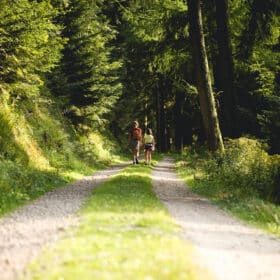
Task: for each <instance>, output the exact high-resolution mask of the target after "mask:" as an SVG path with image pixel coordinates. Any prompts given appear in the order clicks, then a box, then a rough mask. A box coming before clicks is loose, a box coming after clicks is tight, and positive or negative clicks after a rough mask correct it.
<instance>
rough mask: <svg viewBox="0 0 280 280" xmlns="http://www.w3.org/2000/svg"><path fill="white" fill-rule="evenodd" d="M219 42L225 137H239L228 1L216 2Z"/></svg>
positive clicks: (220, 88)
mask: <svg viewBox="0 0 280 280" xmlns="http://www.w3.org/2000/svg"><path fill="white" fill-rule="evenodd" d="M215 3H216V22H217V41H218V58H217V64H218V67H217V69H218V73H217V74H216V87H217V89H218V91H222V94H221V103H222V104H221V107H222V108H221V109H222V110H221V111H222V117H223V119H222V124H223V125H222V131H223V134H224V135H225V136H229V137H235V136H237V126H236V96H235V93H234V83H233V80H234V66H233V59H232V47H231V41H230V30H229V16H228V0H215Z"/></svg>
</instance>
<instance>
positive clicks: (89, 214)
mask: <svg viewBox="0 0 280 280" xmlns="http://www.w3.org/2000/svg"><path fill="white" fill-rule="evenodd" d="M150 172H151V168H149V167H146V166H142V165H139V166H130V167H128V168H126V169H125V170H124V171H123V172H121V173H120V174H118V175H116V176H114V177H113V178H112V179H111V180H110V181H108V182H106V183H105V184H103V185H102V186H100V187H99V188H97V189H95V191H94V193H93V195H92V197H91V198H90V199H89V200H88V202H87V203H86V206H85V207H84V209H83V210H82V211H81V213H80V215H81V224H80V226H79V228H77V229H75V230H72V231H71V232H70V233H69V234H68V236H67V237H65V238H64V239H63V240H62V241H60V242H59V243H58V244H57V245H55V246H54V247H52V248H47V249H46V250H45V252H44V253H43V254H42V255H41V256H40V257H39V258H38V259H37V260H36V261H35V262H33V263H32V264H31V265H30V267H29V270H28V273H27V276H26V277H25V278H24V279H40V280H41V279H48V280H51V279H85V280H86V279H121V280H123V279H168V280H170V279H171V280H172V279H176V280H177V279H184V280H185V279H210V276H209V274H208V273H207V272H206V271H204V270H202V269H200V268H198V267H197V266H195V265H194V264H192V262H191V254H192V248H191V246H190V245H188V244H186V243H185V242H184V241H182V240H181V239H180V237H179V235H180V234H179V233H180V229H179V228H178V226H177V225H176V224H175V223H174V221H173V219H172V218H171V217H170V216H169V215H168V213H167V212H166V210H165V209H164V207H163V206H162V204H161V203H160V202H159V200H158V199H157V198H156V196H155V194H154V192H153V191H152V186H151V178H150Z"/></svg>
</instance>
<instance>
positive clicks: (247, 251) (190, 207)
mask: <svg viewBox="0 0 280 280" xmlns="http://www.w3.org/2000/svg"><path fill="white" fill-rule="evenodd" d="M152 176H153V188H154V191H155V192H156V194H157V196H158V198H159V199H160V200H161V201H162V202H163V204H164V205H165V206H166V208H167V209H168V210H169V212H170V213H171V215H172V216H173V217H174V218H175V220H176V221H177V223H178V224H179V225H180V226H181V227H182V234H183V238H184V239H186V240H188V241H190V242H191V243H192V244H193V245H194V246H195V249H196V256H195V260H194V261H195V262H196V263H197V264H198V265H200V266H203V267H205V268H207V269H208V270H209V271H211V272H212V273H213V274H214V275H215V276H216V278H217V279H220V280H233V279H234V280H256V279H269V280H279V279H280V240H279V239H278V238H276V237H274V236H272V235H268V234H265V233H264V232H262V231H260V230H258V229H255V228H252V227H250V226H248V225H245V224H243V223H242V222H240V221H238V220H237V219H235V218H233V217H230V216H229V215H227V214H226V213H225V212H223V211H222V210H221V209H219V208H217V207H216V206H215V205H213V204H211V202H209V201H208V200H207V199H205V198H203V197H200V196H198V195H195V194H193V193H192V192H191V191H190V189H189V188H187V187H186V185H185V183H184V182H183V181H182V180H181V179H179V177H178V176H177V174H176V173H175V168H174V162H173V161H172V159H170V158H165V159H164V160H163V161H161V162H160V163H159V165H157V166H156V167H155V168H154V170H153V173H152Z"/></svg>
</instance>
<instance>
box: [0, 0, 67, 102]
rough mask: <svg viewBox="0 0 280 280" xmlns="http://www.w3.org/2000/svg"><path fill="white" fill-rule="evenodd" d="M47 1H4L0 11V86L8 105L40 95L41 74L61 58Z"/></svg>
mask: <svg viewBox="0 0 280 280" xmlns="http://www.w3.org/2000/svg"><path fill="white" fill-rule="evenodd" d="M55 15H56V11H55V10H54V9H53V8H52V6H51V5H50V3H49V2H48V1H40V2H39V3H38V2H37V1H32V2H30V1H27V0H20V1H4V2H2V4H1V9H0V56H1V60H0V61H1V62H0V84H1V87H3V88H6V89H7V90H8V92H9V95H10V98H11V102H13V103H15V102H18V101H19V100H22V99H25V98H30V97H32V96H33V97H34V96H38V95H39V90H40V87H41V86H42V85H43V83H44V81H43V78H42V73H46V72H48V71H50V70H51V69H52V68H53V67H54V66H55V64H56V63H57V62H58V61H59V59H60V50H61V49H62V45H63V42H64V41H63V39H62V38H61V37H60V30H61V28H60V26H59V25H57V24H54V23H53V19H54V17H55Z"/></svg>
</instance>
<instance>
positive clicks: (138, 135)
mask: <svg viewBox="0 0 280 280" xmlns="http://www.w3.org/2000/svg"><path fill="white" fill-rule="evenodd" d="M131 136H132V138H133V139H135V140H140V139H141V130H140V128H134V129H133V130H132V133H131Z"/></svg>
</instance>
